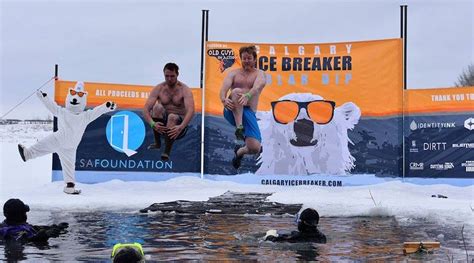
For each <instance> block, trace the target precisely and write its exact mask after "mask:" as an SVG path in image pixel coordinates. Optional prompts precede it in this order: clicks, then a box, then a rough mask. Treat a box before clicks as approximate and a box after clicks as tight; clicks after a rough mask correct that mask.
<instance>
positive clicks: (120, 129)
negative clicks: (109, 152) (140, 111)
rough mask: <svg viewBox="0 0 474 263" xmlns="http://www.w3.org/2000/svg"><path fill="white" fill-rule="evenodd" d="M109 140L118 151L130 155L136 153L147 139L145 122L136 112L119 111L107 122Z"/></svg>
mask: <svg viewBox="0 0 474 263" xmlns="http://www.w3.org/2000/svg"><path fill="white" fill-rule="evenodd" d="M106 129H107V130H106V132H105V133H106V135H107V141H108V142H109V144H110V146H112V148H114V149H115V150H116V151H118V152H122V153H125V154H126V155H127V156H128V157H130V156H132V155H134V154H136V153H137V152H136V150H137V149H138V148H140V146H141V145H142V143H143V141H144V140H145V124H143V121H142V119H141V118H140V116H138V115H137V114H136V113H133V112H131V111H119V112H117V113H115V114H114V115H113V116H112V117H111V118H110V120H109V122H108V123H107V128H106Z"/></svg>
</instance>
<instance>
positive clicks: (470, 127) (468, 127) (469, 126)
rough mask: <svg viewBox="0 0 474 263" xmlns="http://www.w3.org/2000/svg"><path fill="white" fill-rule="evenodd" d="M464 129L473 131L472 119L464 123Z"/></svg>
mask: <svg viewBox="0 0 474 263" xmlns="http://www.w3.org/2000/svg"><path fill="white" fill-rule="evenodd" d="M464 128H466V129H468V130H470V131H472V130H474V118H469V119H467V120H466V121H464Z"/></svg>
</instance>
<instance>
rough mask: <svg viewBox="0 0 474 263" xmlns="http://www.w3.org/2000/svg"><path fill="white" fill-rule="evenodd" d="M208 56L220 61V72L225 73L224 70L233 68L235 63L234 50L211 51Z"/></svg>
mask: <svg viewBox="0 0 474 263" xmlns="http://www.w3.org/2000/svg"><path fill="white" fill-rule="evenodd" d="M207 55H209V56H211V57H215V58H217V60H219V70H220V71H221V73H222V72H224V70H226V69H228V68H230V67H232V65H234V62H235V55H234V50H232V49H231V48H215V49H209V50H208V51H207Z"/></svg>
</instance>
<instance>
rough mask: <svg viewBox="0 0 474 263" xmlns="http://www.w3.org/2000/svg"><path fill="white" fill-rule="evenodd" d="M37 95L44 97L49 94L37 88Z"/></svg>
mask: <svg viewBox="0 0 474 263" xmlns="http://www.w3.org/2000/svg"><path fill="white" fill-rule="evenodd" d="M36 95H37V96H38V97H39V98H43V97H46V96H47V95H48V94H46V93H44V92H42V91H41V90H37V91H36Z"/></svg>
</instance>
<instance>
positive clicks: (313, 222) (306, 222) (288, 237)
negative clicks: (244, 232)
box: [264, 208, 326, 243]
mask: <svg viewBox="0 0 474 263" xmlns="http://www.w3.org/2000/svg"><path fill="white" fill-rule="evenodd" d="M297 222H298V231H292V232H291V233H289V234H287V233H281V232H280V233H278V231H277V230H274V229H273V230H268V231H267V235H266V236H265V237H264V239H265V241H273V242H294V243H296V242H315V243H326V236H325V235H324V234H323V233H321V231H319V230H318V223H319V214H318V212H317V211H316V210H314V209H313V208H306V209H305V210H303V212H301V214H299V216H298V218H297Z"/></svg>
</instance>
